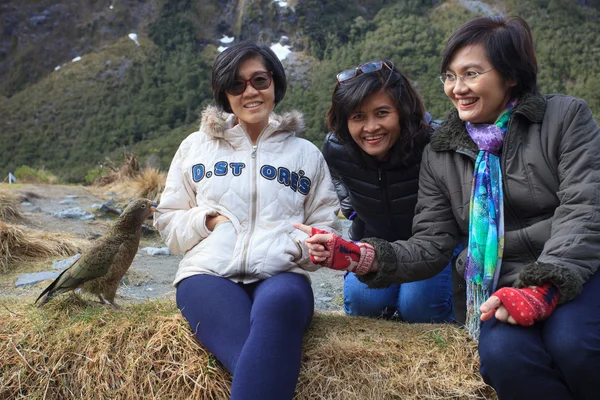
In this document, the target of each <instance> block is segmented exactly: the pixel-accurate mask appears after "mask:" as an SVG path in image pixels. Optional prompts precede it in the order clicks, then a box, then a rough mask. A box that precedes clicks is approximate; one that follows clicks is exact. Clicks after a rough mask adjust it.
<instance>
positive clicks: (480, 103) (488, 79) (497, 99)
mask: <svg viewBox="0 0 600 400" xmlns="http://www.w3.org/2000/svg"><path fill="white" fill-rule="evenodd" d="M492 69H494V66H493V65H492V63H491V62H490V61H489V60H488V57H487V52H486V49H485V47H484V46H483V45H481V44H477V45H471V46H465V47H463V48H460V49H458V50H457V51H456V53H455V54H454V56H453V57H452V60H451V61H450V63H449V64H448V68H447V70H446V72H447V73H450V74H454V75H457V76H463V75H466V74H468V73H469V72H472V71H475V72H480V73H481V72H485V71H488V70H492ZM513 86H515V83H513V82H508V81H506V80H505V79H504V78H503V77H502V75H500V73H499V72H498V71H496V70H493V71H490V72H488V73H486V74H483V75H480V76H479V77H478V78H477V80H476V81H475V82H469V83H468V85H467V84H466V83H465V82H463V81H462V79H460V78H458V79H457V80H456V84H454V83H450V82H446V83H445V84H444V92H446V96H448V97H449V98H450V100H452V103H453V104H454V107H456V109H457V110H458V116H459V118H460V119H461V120H463V121H465V122H471V123H487V124H493V123H494V122H496V119H498V117H499V116H500V115H501V114H502V113H503V112H504V108H505V106H506V103H508V101H509V100H510V88H511V87H513Z"/></svg>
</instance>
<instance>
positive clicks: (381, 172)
mask: <svg viewBox="0 0 600 400" xmlns="http://www.w3.org/2000/svg"><path fill="white" fill-rule="evenodd" d="M327 123H328V126H329V129H330V130H331V133H329V134H328V135H327V137H326V139H325V143H324V144H323V154H324V156H325V159H326V160H327V164H328V166H329V169H330V172H331V175H332V177H333V179H334V183H335V186H336V190H337V192H338V197H339V198H340V200H341V204H342V212H343V214H344V215H345V216H346V217H347V218H348V219H349V220H351V221H352V224H351V226H350V229H349V236H350V238H351V239H352V240H361V239H363V238H369V237H376V238H380V239H382V240H386V241H395V240H406V239H408V238H409V237H410V236H411V224H412V219H413V216H414V208H415V205H416V203H417V190H418V178H419V165H420V163H421V157H422V154H423V148H424V147H425V145H426V144H427V143H428V142H429V137H430V135H431V131H432V127H431V125H430V124H431V116H429V114H427V113H426V112H425V106H424V104H423V101H422V99H421V96H420V95H419V94H418V93H417V92H416V90H415V89H414V88H413V86H412V85H411V83H410V82H409V80H408V79H407V78H406V77H405V76H404V75H403V74H402V73H401V72H400V71H398V70H397V69H396V67H395V66H394V64H393V63H392V62H390V61H388V60H381V61H372V62H368V63H365V64H363V65H360V66H358V67H356V68H352V69H348V70H345V71H342V72H340V73H339V74H338V75H337V84H336V86H335V89H334V91H333V96H332V102H331V107H330V109H329V112H328V114H327ZM451 274H452V269H451V266H450V265H448V266H447V267H446V268H445V269H444V270H443V271H442V272H441V273H439V274H438V275H436V276H434V277H432V278H430V279H426V280H422V281H418V282H407V283H403V284H394V285H391V286H389V287H387V288H385V289H370V288H369V287H368V286H367V285H366V284H364V283H362V282H360V281H359V279H358V278H357V275H356V274H355V273H354V272H348V273H347V274H346V275H345V277H344V311H345V312H346V313H347V314H349V315H361V316H370V317H384V318H389V317H395V318H399V319H401V320H403V321H406V322H413V323H417V322H450V321H453V319H454V312H453V306H452V279H451Z"/></svg>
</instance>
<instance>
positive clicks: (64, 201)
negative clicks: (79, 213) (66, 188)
mask: <svg viewBox="0 0 600 400" xmlns="http://www.w3.org/2000/svg"><path fill="white" fill-rule="evenodd" d="M58 204H61V205H63V206H73V205H75V204H77V202H76V201H75V200H71V199H69V200H63V201H60V202H59V203H58Z"/></svg>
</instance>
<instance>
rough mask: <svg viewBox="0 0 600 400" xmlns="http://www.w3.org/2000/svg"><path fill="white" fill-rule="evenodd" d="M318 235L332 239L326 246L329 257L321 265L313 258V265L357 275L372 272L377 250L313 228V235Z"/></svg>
mask: <svg viewBox="0 0 600 400" xmlns="http://www.w3.org/2000/svg"><path fill="white" fill-rule="evenodd" d="M318 233H324V234H330V235H332V238H331V239H330V240H328V241H327V243H325V244H324V246H325V248H326V249H327V250H328V251H329V257H327V259H325V261H322V262H320V263H318V262H316V261H315V259H314V258H313V256H312V255H311V256H310V261H312V262H313V264H318V265H322V266H324V267H327V268H331V269H336V270H338V271H350V272H354V273H355V274H357V275H364V274H366V273H368V272H369V271H370V270H371V264H373V260H374V259H375V249H374V248H373V246H371V245H370V244H368V243H353V242H349V241H347V240H344V239H343V238H341V237H339V236H338V235H336V234H335V233H331V232H327V231H323V230H321V229H317V228H312V235H311V236H314V235H316V234H318Z"/></svg>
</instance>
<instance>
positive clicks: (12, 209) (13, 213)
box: [0, 190, 23, 222]
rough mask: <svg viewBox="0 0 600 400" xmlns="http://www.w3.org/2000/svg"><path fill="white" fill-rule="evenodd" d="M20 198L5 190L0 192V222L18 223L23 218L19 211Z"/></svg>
mask: <svg viewBox="0 0 600 400" xmlns="http://www.w3.org/2000/svg"><path fill="white" fill-rule="evenodd" d="M21 201H22V200H21V198H20V197H19V196H18V195H16V194H14V193H11V192H8V191H6V190H0V221H4V222H20V221H22V220H23V216H22V215H21V212H20V211H19V203H20V202H21Z"/></svg>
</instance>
